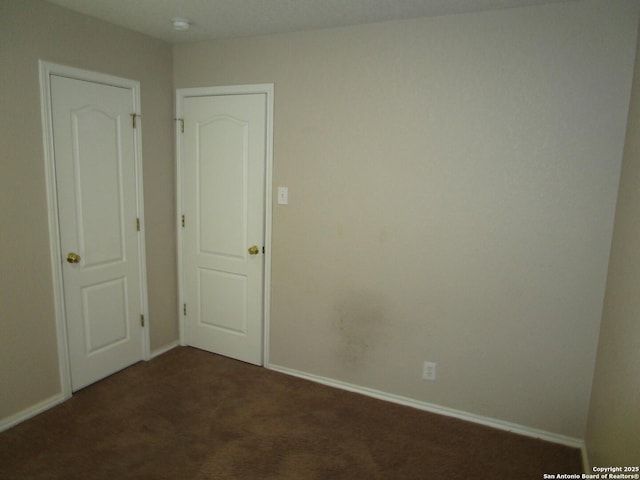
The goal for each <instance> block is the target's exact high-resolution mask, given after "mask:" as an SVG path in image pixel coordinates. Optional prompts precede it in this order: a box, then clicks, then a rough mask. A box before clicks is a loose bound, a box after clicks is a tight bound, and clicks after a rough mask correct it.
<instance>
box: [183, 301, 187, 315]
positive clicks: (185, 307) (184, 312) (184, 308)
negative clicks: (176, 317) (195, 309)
mask: <svg viewBox="0 0 640 480" xmlns="http://www.w3.org/2000/svg"><path fill="white" fill-rule="evenodd" d="M182 314H183V315H185V316H186V315H187V304H186V303H183V304H182Z"/></svg>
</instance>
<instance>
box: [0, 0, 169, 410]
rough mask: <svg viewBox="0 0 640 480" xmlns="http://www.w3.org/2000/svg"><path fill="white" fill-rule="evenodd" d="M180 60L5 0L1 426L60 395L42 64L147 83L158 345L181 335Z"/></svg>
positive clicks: (0, 93)
mask: <svg viewBox="0 0 640 480" xmlns="http://www.w3.org/2000/svg"><path fill="white" fill-rule="evenodd" d="M171 56H172V53H171V48H170V46H169V45H167V44H165V43H162V42H160V41H157V40H152V39H150V38H148V37H145V36H143V35H139V34H136V33H133V32H130V31H128V30H124V29H121V28H118V27H115V26H112V25H109V24H107V23H104V22H101V21H97V20H94V19H92V18H89V17H85V16H82V15H78V14H75V13H72V12H70V11H68V10H65V9H62V8H59V7H57V6H53V5H51V4H48V3H44V2H41V1H39V0H0V72H1V73H0V112H1V116H0V118H1V122H2V124H1V125H2V126H1V128H0V152H1V153H0V225H1V226H2V227H1V228H0V252H1V254H0V271H1V275H0V312H1V313H0V392H1V393H0V420H2V419H3V418H7V417H10V416H11V415H14V414H16V413H18V412H20V411H22V410H24V409H26V408H28V407H30V406H32V405H34V404H36V403H38V402H40V401H43V400H45V399H47V398H49V397H51V396H52V395H55V394H56V393H58V392H59V391H60V386H59V374H58V357H57V350H56V348H57V347H56V331H55V319H54V307H53V290H52V289H53V287H52V274H51V260H50V256H49V232H48V226H47V202H46V194H45V171H44V159H43V141H42V128H41V117H40V93H39V83H38V59H43V60H46V61H50V62H55V63H61V64H67V65H71V66H74V67H79V68H85V69H90V70H95V71H99V72H104V73H108V74H112V75H118V76H122V77H126V78H132V79H135V80H139V81H140V82H141V92H142V111H143V114H144V119H143V133H142V136H143V159H144V167H143V168H144V189H145V192H144V193H145V213H146V248H147V272H148V278H149V281H148V283H149V304H150V305H149V309H150V312H149V317H150V320H151V344H152V348H159V347H162V346H164V345H165V344H167V343H170V342H172V341H174V340H176V339H177V336H178V331H177V325H176V320H175V319H176V311H177V299H176V293H175V292H176V272H175V270H176V269H175V234H174V231H175V228H174V221H173V220H174V210H175V207H174V167H173V142H172V136H173V123H172V120H171V119H172V113H173V107H172V102H173V100H172V98H173V97H172V77H171V75H172V74H171V72H172V58H171Z"/></svg>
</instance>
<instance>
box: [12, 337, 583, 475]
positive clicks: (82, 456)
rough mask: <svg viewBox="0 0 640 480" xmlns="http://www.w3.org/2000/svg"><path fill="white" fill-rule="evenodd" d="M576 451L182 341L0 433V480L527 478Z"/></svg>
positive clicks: (572, 467)
mask: <svg viewBox="0 0 640 480" xmlns="http://www.w3.org/2000/svg"><path fill="white" fill-rule="evenodd" d="M581 471H582V469H581V462H580V453H579V451H578V450H577V449H571V448H567V447H562V446H558V445H554V444H551V443H548V442H544V441H541V440H536V439H531V438H527V437H522V436H519V435H514V434H510V433H507V432H503V431H499V430H494V429H491V428H487V427H483V426H479V425H475V424H472V423H468V422H464V421H461V420H456V419H452V418H447V417H443V416H439V415H435V414H431V413H427V412H422V411H419V410H415V409H412V408H408V407H403V406H399V405H395V404H391V403H387V402H383V401H380V400H375V399H372V398H368V397H364V396H361V395H357V394H353V393H349V392H345V391H341V390H336V389H333V388H329V387H325V386H323V385H319V384H315V383H312V382H308V381H305V380H301V379H298V378H295V377H290V376H287V375H283V374H280V373H277V372H273V371H270V370H266V369H263V368H259V367H254V366H251V365H247V364H244V363H242V362H237V361H234V360H230V359H228V358H224V357H220V356H217V355H213V354H210V353H206V352H203V351H200V350H196V349H193V348H177V349H174V350H172V351H170V352H168V353H166V354H164V355H161V356H160V357H158V358H156V359H154V360H152V361H150V362H146V363H139V364H136V365H134V366H132V367H130V368H128V369H126V370H124V371H122V372H120V373H118V374H116V375H113V376H111V377H109V378H107V379H105V380H103V381H101V382H99V383H97V384H95V385H92V386H90V387H88V388H86V389H84V390H82V391H80V392H78V393H76V394H75V395H74V396H73V398H72V399H71V400H69V401H68V402H65V403H63V404H61V405H59V406H58V407H55V408H53V409H51V410H49V411H47V412H45V413H43V414H41V415H38V416H37V417H35V418H33V419H31V420H28V421H27V422H24V423H22V424H20V425H18V426H16V427H14V428H12V429H10V430H7V431H6V432H3V433H1V434H0V478H1V479H3V480H4V479H29V480H36V479H66V480H70V479H117V480H121V479H195V480H205V479H207V480H226V479H229V480H230V479H256V480H257V479H260V480H263V479H295V480H304V479H367V480H368V479H384V480H388V479H392V480H393V479H476V478H481V479H508V478H513V479H536V480H538V479H540V478H542V476H543V473H580V472H581Z"/></svg>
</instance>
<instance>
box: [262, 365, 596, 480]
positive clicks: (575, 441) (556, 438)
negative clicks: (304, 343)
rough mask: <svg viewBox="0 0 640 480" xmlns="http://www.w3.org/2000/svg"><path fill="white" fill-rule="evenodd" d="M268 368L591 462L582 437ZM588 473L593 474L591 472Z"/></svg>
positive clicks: (302, 373) (274, 367)
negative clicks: (575, 453)
mask: <svg viewBox="0 0 640 480" xmlns="http://www.w3.org/2000/svg"><path fill="white" fill-rule="evenodd" d="M267 368H269V369H270V370H274V371H276V372H281V373H285V374H287V375H292V376H294V377H300V378H303V379H306V380H311V381H312V382H316V383H322V384H323V385H327V386H330V387H335V388H339V389H342V390H347V391H349V392H354V393H360V394H362V395H366V396H368V397H373V398H377V399H380V400H386V401H388V402H392V403H397V404H400V405H405V406H408V407H413V408H417V409H419V410H424V411H427V412H431V413H437V414H439V415H445V416H447V417H454V418H458V419H461V420H466V421H468V422H473V423H478V424H480V425H485V426H487V427H492V428H497V429H498V430H505V431H507V432H512V433H517V434H519V435H525V436H527V437H533V438H539V439H541V440H546V441H549V442H553V443H557V444H560V445H565V446H568V447H573V448H579V449H580V450H581V451H582V452H583V455H582V459H583V465H587V463H588V462H586V449H585V444H584V440H582V439H580V438H574V437H568V436H565V435H560V434H557V433H553V432H547V431H545V430H539V429H537V428H531V427H527V426H524V425H518V424H516V423H511V422H505V421H503V420H498V419H495V418H490V417H484V416H481V415H476V414H474V413H469V412H464V411H462V410H455V409H453V408H448V407H443V406H440V405H435V404H433V403H427V402H422V401H420V400H414V399H412V398H408V397H402V396H400V395H394V394H392V393H387V392H383V391H380V390H375V389H372V388H367V387H361V386H358V385H353V384H350V383H347V382H342V381H340V380H334V379H332V378H327V377H321V376H319V375H313V374H311V373H305V372H301V371H298V370H294V369H291V368H287V367H281V366H279V365H268V366H267ZM585 471H586V472H589V470H585Z"/></svg>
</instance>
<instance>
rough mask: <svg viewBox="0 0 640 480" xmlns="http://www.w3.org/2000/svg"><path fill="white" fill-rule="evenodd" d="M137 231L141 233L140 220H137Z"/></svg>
mask: <svg viewBox="0 0 640 480" xmlns="http://www.w3.org/2000/svg"><path fill="white" fill-rule="evenodd" d="M136 230H137V231H140V219H139V218H136Z"/></svg>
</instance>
